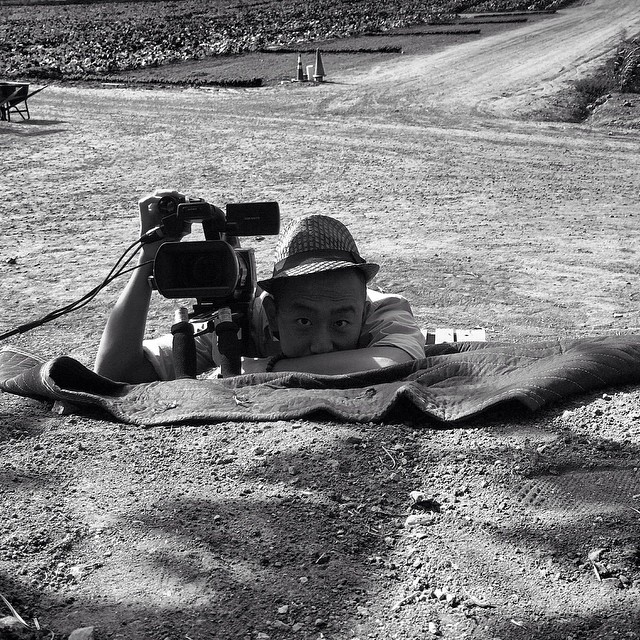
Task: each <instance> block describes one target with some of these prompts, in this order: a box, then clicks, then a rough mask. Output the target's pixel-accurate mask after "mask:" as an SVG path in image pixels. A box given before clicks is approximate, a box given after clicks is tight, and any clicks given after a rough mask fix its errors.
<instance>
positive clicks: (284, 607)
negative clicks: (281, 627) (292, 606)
mask: <svg viewBox="0 0 640 640" xmlns="http://www.w3.org/2000/svg"><path fill="white" fill-rule="evenodd" d="M287 613H289V605H288V604H285V605H282V606H281V607H278V614H279V615H281V616H286V615H287Z"/></svg>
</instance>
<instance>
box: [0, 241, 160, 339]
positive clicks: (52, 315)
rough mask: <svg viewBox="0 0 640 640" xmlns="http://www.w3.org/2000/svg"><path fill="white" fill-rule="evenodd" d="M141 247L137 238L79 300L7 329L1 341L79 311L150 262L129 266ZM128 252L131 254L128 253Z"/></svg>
mask: <svg viewBox="0 0 640 640" xmlns="http://www.w3.org/2000/svg"><path fill="white" fill-rule="evenodd" d="M141 248H142V244H141V242H140V240H136V241H135V242H132V243H131V244H130V245H129V246H128V247H127V248H126V249H125V250H124V251H123V252H122V254H121V256H120V257H119V258H118V259H117V260H116V263H115V264H114V265H113V267H112V268H111V270H110V271H109V273H108V274H107V275H106V277H105V278H104V280H103V281H102V282H101V283H100V284H99V285H97V286H96V287H94V288H93V289H91V291H89V292H88V293H86V294H85V295H84V296H82V297H81V298H79V299H78V300H74V301H73V302H71V303H69V304H67V305H65V306H64V307H60V308H59V309H55V310H54V311H51V312H49V313H48V314H46V315H45V316H43V317H42V318H39V319H38V320H33V321H31V322H27V323H25V324H23V325H20V326H18V327H15V328H14V329H11V330H10V331H7V332H6V333H3V334H0V341H2V340H5V339H7V338H10V337H12V336H15V335H18V334H22V333H26V332H27V331H31V329H35V328H36V327H40V326H42V325H43V324H46V323H47V322H51V321H52V320H56V319H57V318H60V317H62V316H64V315H66V314H68V313H71V312H72V311H77V310H78V309H81V308H82V307H84V306H86V305H87V304H89V303H90V302H91V301H92V300H93V299H94V298H95V297H96V296H97V295H98V294H99V293H100V292H101V291H102V290H103V289H104V288H105V287H107V286H108V285H109V284H110V283H111V282H113V281H114V280H115V279H116V278H118V277H120V276H121V275H124V274H126V273H131V272H132V271H135V270H136V269H139V268H140V267H142V266H144V265H146V264H148V262H144V263H142V264H139V265H136V266H134V267H129V268H127V266H128V265H129V264H130V263H131V261H132V260H133V259H134V258H135V256H136V254H137V253H138V252H139V251H140V249H141ZM134 249H135V250H134ZM132 250H133V252H132ZM128 254H130V255H128ZM150 262H151V261H150Z"/></svg>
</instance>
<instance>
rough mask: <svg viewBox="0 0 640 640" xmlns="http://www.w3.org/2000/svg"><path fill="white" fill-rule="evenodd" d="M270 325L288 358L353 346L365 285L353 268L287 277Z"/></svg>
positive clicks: (360, 314)
mask: <svg viewBox="0 0 640 640" xmlns="http://www.w3.org/2000/svg"><path fill="white" fill-rule="evenodd" d="M275 298H276V305H275V317H274V318H273V322H272V325H275V326H272V328H273V329H276V330H277V331H278V332H279V335H280V348H281V349H282V353H283V354H284V355H285V356H287V357H289V358H299V357H302V356H310V355H316V354H319V353H329V352H332V351H344V350H346V349H357V348H358V339H359V338H360V329H361V328H362V322H363V316H364V307H365V301H366V287H365V284H364V279H363V276H362V274H360V273H359V272H358V271H357V270H356V269H343V270H338V271H330V272H324V273H317V274H312V275H309V276H301V277H296V278H291V279H288V280H286V282H283V285H282V286H281V287H280V289H279V290H278V292H277V294H276V296H275Z"/></svg>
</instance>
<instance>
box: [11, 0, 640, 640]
mask: <svg viewBox="0 0 640 640" xmlns="http://www.w3.org/2000/svg"><path fill="white" fill-rule="evenodd" d="M639 24H640V6H638V4H637V2H636V0H616V1H615V2H614V1H611V0H594V1H593V2H589V3H584V4H582V5H580V6H577V7H575V8H572V9H568V10H564V11H561V12H559V13H558V14H556V15H554V16H552V17H547V18H545V19H542V20H535V21H531V22H528V23H525V24H522V25H514V26H513V27H512V28H509V29H505V30H504V31H498V32H496V33H493V34H491V35H487V36H486V37H482V38H477V39H474V40H473V41H472V42H461V43H459V44H456V45H455V46H447V47H443V48H442V49H441V50H439V51H434V52H431V53H430V54H428V55H417V54H416V55H412V54H408V55H404V56H397V57H396V58H394V59H391V58H389V59H385V60H377V61H375V62H374V63H373V66H372V64H371V61H367V60H366V59H356V58H353V62H350V63H348V64H344V65H342V64H341V66H338V65H336V67H335V68H334V69H332V67H331V58H327V60H326V61H325V62H326V65H327V73H328V77H327V82H326V83H324V84H320V85H316V86H310V85H306V84H305V85H300V84H283V85H280V84H276V83H274V84H273V85H270V86H267V87H265V88H261V89H185V90H169V89H153V90H143V89H126V88H113V87H112V88H105V87H95V86H73V87H70V86H50V87H48V88H47V89H46V90H45V91H43V92H41V93H40V94H38V96H37V97H34V98H33V100H32V102H30V108H31V111H32V119H31V120H30V121H29V122H25V123H22V122H20V121H18V122H11V123H2V124H0V137H1V141H2V149H3V151H4V153H3V157H2V171H1V172H0V185H1V186H2V194H3V197H2V201H1V202H0V214H1V216H2V220H3V234H2V241H1V242H0V258H1V260H0V274H1V275H0V297H1V299H2V300H3V302H2V309H3V313H2V315H1V316H0V332H4V331H8V330H9V329H11V328H12V327H14V326H16V325H17V324H20V323H23V322H26V321H29V320H32V319H34V318H37V317H40V316H41V315H43V314H44V313H46V312H48V311H50V310H52V309H55V308H58V307H60V306H62V305H64V304H66V303H68V302H71V301H72V300H74V299H75V298H77V297H79V295H80V294H82V293H84V292H86V291H88V290H89V289H90V288H91V287H93V286H94V285H96V284H97V283H98V282H100V280H101V279H102V277H103V276H104V275H105V274H106V273H107V271H108V270H109V268H110V267H111V265H112V264H113V263H114V262H115V260H116V259H117V257H118V256H119V255H120V253H121V252H122V251H123V250H124V249H125V248H126V247H127V246H128V244H129V242H130V241H132V240H133V239H134V238H135V233H136V228H137V221H136V213H135V212H136V201H137V199H138V197H139V196H140V195H141V194H143V193H145V192H148V191H151V190H153V189H154V188H156V187H159V186H171V187H177V188H179V189H180V190H182V191H184V192H187V193H190V194H194V195H199V196H202V197H205V198H207V199H208V200H210V201H211V202H213V203H215V204H220V205H222V204H224V203H227V202H234V201H235V202H238V201H254V200H277V201H278V202H279V203H280V206H281V211H282V214H283V217H284V218H285V219H288V218H290V217H292V216H295V215H298V214H302V213H308V212H318V211H320V212H328V213H331V214H335V215H336V216H337V217H339V218H340V219H341V220H343V221H344V222H345V223H346V224H347V225H348V226H349V227H350V228H351V229H352V230H353V232H354V235H355V237H356V240H357V242H358V244H359V247H360V249H361V252H362V253H363V255H365V256H367V257H369V258H370V259H372V260H375V261H376V262H379V263H380V264H382V265H383V268H382V270H381V273H380V275H379V276H378V277H377V279H376V286H378V287H379V288H381V289H383V290H388V291H395V292H398V293H402V294H404V295H405V296H406V297H407V298H409V300H410V301H411V302H412V305H413V308H414V311H415V314H416V316H417V317H418V319H419V320H420V321H421V322H422V323H423V324H424V326H425V327H428V328H433V327H463V328H468V327H473V326H476V325H479V326H483V327H485V328H486V329H487V335H488V339H489V340H491V341H507V342H516V341H518V342H525V341H537V340H541V339H555V338H563V337H578V336H591V335H613V334H619V333H635V332H637V331H638V330H639V329H640V267H639V266H638V246H639V242H638V240H639V231H638V217H639V216H640V210H639V209H638V193H639V192H640V170H639V169H640V166H639V165H640V161H639V158H640V134H639V129H638V123H640V110H639V108H638V100H637V97H633V96H612V97H611V99H610V100H608V101H607V102H605V103H604V104H603V105H601V106H600V107H598V109H597V110H596V112H595V113H594V114H593V115H592V117H591V119H589V120H588V121H586V122H584V123H580V124H575V123H567V122H563V121H562V120H561V119H559V118H560V117H561V116H562V115H563V114H564V113H566V112H567V111H568V110H570V109H571V106H572V105H571V100H572V98H571V92H570V90H569V89H570V86H571V84H570V83H571V81H573V80H575V79H577V78H580V77H583V76H584V74H586V73H588V71H589V70H590V69H592V68H594V67H596V66H597V65H599V64H601V63H602V61H603V60H604V58H605V57H606V54H607V52H610V51H611V50H612V49H613V48H615V46H616V44H617V42H618V39H619V37H620V34H621V33H622V32H623V31H625V30H626V32H627V33H628V34H631V33H632V32H633V31H634V28H637V26H638V25H639ZM554 118H556V119H554ZM274 242H275V240H274V239H272V238H267V239H265V240H262V241H256V240H250V241H248V242H247V243H246V244H247V245H248V246H255V247H256V248H257V253H258V264H259V269H260V271H261V273H260V275H264V274H265V273H267V271H268V266H269V257H270V254H271V251H272V249H273V246H274ZM118 290H119V286H118V285H117V283H115V284H112V285H111V286H110V287H109V288H108V289H107V290H106V291H104V292H103V293H102V294H101V295H100V296H99V297H98V298H97V299H96V300H95V301H93V302H92V303H91V304H90V305H88V306H86V307H84V308H83V309H81V310H79V311H77V312H76V313H74V314H73V315H69V316H66V317H64V318H62V319H60V320H57V321H55V322H53V323H50V324H47V325H45V326H43V327H41V328H39V329H36V330H34V331H31V332H29V333H26V334H24V335H23V336H21V337H18V338H12V339H10V340H9V341H7V343H6V344H11V345H18V346H21V347H22V348H24V349H26V350H28V351H31V352H33V353H36V354H38V355H41V356H43V357H54V356H58V355H62V354H66V355H71V356H73V357H75V358H77V359H78V360H80V361H81V362H83V363H85V364H87V365H91V364H92V360H93V356H94V354H95V351H96V348H97V343H98V341H99V337H100V333H101V329H102V327H103V325H104V323H105V320H106V317H107V315H108V313H109V309H110V307H111V305H112V304H113V302H114V300H115V298H116V297H117V294H118ZM172 306H173V305H172V304H170V303H168V302H167V301H164V300H162V299H160V298H158V297H156V298H155V299H154V306H153V309H152V311H151V313H150V318H149V323H148V326H149V333H150V335H151V334H154V333H158V332H165V331H167V330H168V328H169V326H170V324H171V321H172V313H171V309H172ZM639 401H640V391H639V390H638V389H637V388H635V387H625V388H616V389H605V390H603V391H601V392H598V393H593V394H589V395H587V396H581V397H578V398H575V399H570V400H567V401H565V402H563V403H562V404H560V405H558V406H554V407H550V408H549V409H547V410H545V411H542V412H540V413H537V414H529V413H527V412H526V411H525V410H520V409H517V408H513V407H509V408H507V407H505V408H504V409H503V410H500V411H493V412H491V413H489V414H486V415H484V416H482V417H480V418H477V419H475V420H473V421H470V422H466V423H464V424H458V425H441V424H437V423H432V422H424V423H418V424H416V423H411V424H366V425H362V424H339V423H336V422H333V421H331V420H328V419H323V418H322V417H318V419H317V420H309V421H307V420H304V421H294V422H269V423H258V422H254V423H221V424H185V425H180V426H173V427H166V428H153V429H140V428H138V427H136V428H134V427H131V426H128V425H124V424H119V423H116V422H114V421H112V420H110V419H107V418H106V417H105V416H104V415H98V414H77V415H76V414H62V415H60V414H59V413H56V412H53V411H51V409H50V407H48V406H46V405H44V404H42V403H39V402H36V401H31V400H26V399H23V398H19V397H16V396H12V395H9V394H2V395H1V396H0V403H1V404H0V460H1V461H2V464H1V466H0V505H1V507H0V508H1V511H0V513H2V517H1V519H0V593H2V594H3V595H4V596H5V597H6V598H7V599H8V600H9V602H11V604H12V605H13V606H14V607H16V609H17V610H18V612H19V613H20V614H21V615H22V616H23V617H25V618H26V619H27V622H29V623H31V622H32V619H33V618H34V617H35V618H37V619H38V621H39V623H40V625H41V626H42V627H44V628H46V629H48V630H49V631H47V632H46V633H44V632H35V631H34V632H33V633H31V632H24V633H22V634H21V635H19V636H18V637H34V638H35V637H43V638H44V637H53V636H52V634H55V637H56V638H65V637H66V636H67V635H68V634H70V633H71V631H72V630H74V629H77V628H80V627H94V637H95V638H96V640H102V639H107V638H108V639H112V638H113V639H115V638H122V639H127V640H134V639H139V638H143V639H145V640H146V639H149V640H165V639H167V640H174V639H176V640H177V639H183V638H185V639H187V640H189V639H190V640H200V639H210V638H215V639H220V640H237V639H241V640H245V639H247V640H267V639H268V638H270V639H273V640H277V639H279V638H292V639H298V638H300V639H301V640H302V639H314V640H320V639H321V638H323V639H326V640H342V639H354V638H358V639H360V640H364V639H365V638H366V639H369V638H373V639H378V640H387V639H392V638H397V639H402V640H405V639H411V638H429V637H441V638H450V639H459V638H478V639H481V640H490V639H498V638H501V639H502V640H507V639H511V638H515V639H527V640H533V639H534V638H535V639H539V638H544V639H554V640H555V639H557V640H560V639H562V640H582V639H585V640H586V639H589V640H591V639H607V640H613V639H619V638H639V637H640V604H639V602H640V599H639V594H640V472H639V469H640V403H639ZM415 491H417V492H420V493H421V494H422V499H421V501H419V502H418V503H417V504H415V503H414V501H413V500H412V498H411V494H412V492H415ZM414 498H415V494H414ZM410 515H422V516H423V517H422V518H417V519H409V520H407V518H408V517H409V516H410ZM413 520H417V522H414V521H413ZM0 610H2V607H1V606H0ZM4 613H6V614H7V615H8V613H9V611H8V609H5V610H4ZM3 634H4V635H3ZM5 637H6V638H9V637H11V636H10V633H9V631H6V630H5V631H2V630H0V638H5Z"/></svg>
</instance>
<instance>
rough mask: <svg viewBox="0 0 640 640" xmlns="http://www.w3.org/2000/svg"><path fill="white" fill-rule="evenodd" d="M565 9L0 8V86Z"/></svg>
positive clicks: (271, 4) (519, 0) (458, 4)
mask: <svg viewBox="0 0 640 640" xmlns="http://www.w3.org/2000/svg"><path fill="white" fill-rule="evenodd" d="M568 4H571V0H480V1H478V0H434V1H433V2H430V3H428V4H427V3H424V2H419V1H410V2H406V1H403V0H388V1H385V2H382V1H381V0H355V1H353V2H342V1H340V0H329V1H327V2H322V3H315V4H311V3H308V2H302V1H301V0H283V1H282V2H275V1H273V0H266V1H264V0H257V1H255V2H251V1H250V0H249V1H247V2H242V1H241V2H240V3H238V2H237V1H234V2H225V1H216V2H210V1H208V0H186V1H185V2H180V3H176V2H168V1H160V2H154V1H152V0H149V1H144V0H143V1H138V2H108V3H107V2H91V1H90V0H87V1H85V2H82V1H71V2H65V1H60V2H58V1H56V0H51V1H50V2H45V1H43V0H22V1H19V0H0V6H2V7H3V14H4V15H3V20H2V22H0V77H4V78H5V79H16V78H32V79H56V80H64V79H83V78H87V77H91V76H95V75H107V74H113V73H118V72H122V71H125V70H131V69H141V68H150V67H151V68H153V67H157V66H160V65H164V64H167V63H171V62H178V61H187V60H198V59H202V58H205V57H210V56H226V55H232V54H242V53H248V52H254V51H259V50H261V49H263V48H266V47H274V46H276V47H277V46H284V47H295V46H297V45H300V43H305V42H306V43H308V42H313V41H318V40H327V39H338V38H344V37H349V36H353V35H357V34H360V33H363V32H379V31H385V30H387V29H391V28H394V27H407V26H411V25H416V24H426V23H433V22H447V21H450V20H451V19H452V18H454V17H455V16H456V14H459V13H461V12H487V11H518V10H532V9H533V10H543V9H557V8H559V7H561V6H566V5H568Z"/></svg>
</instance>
